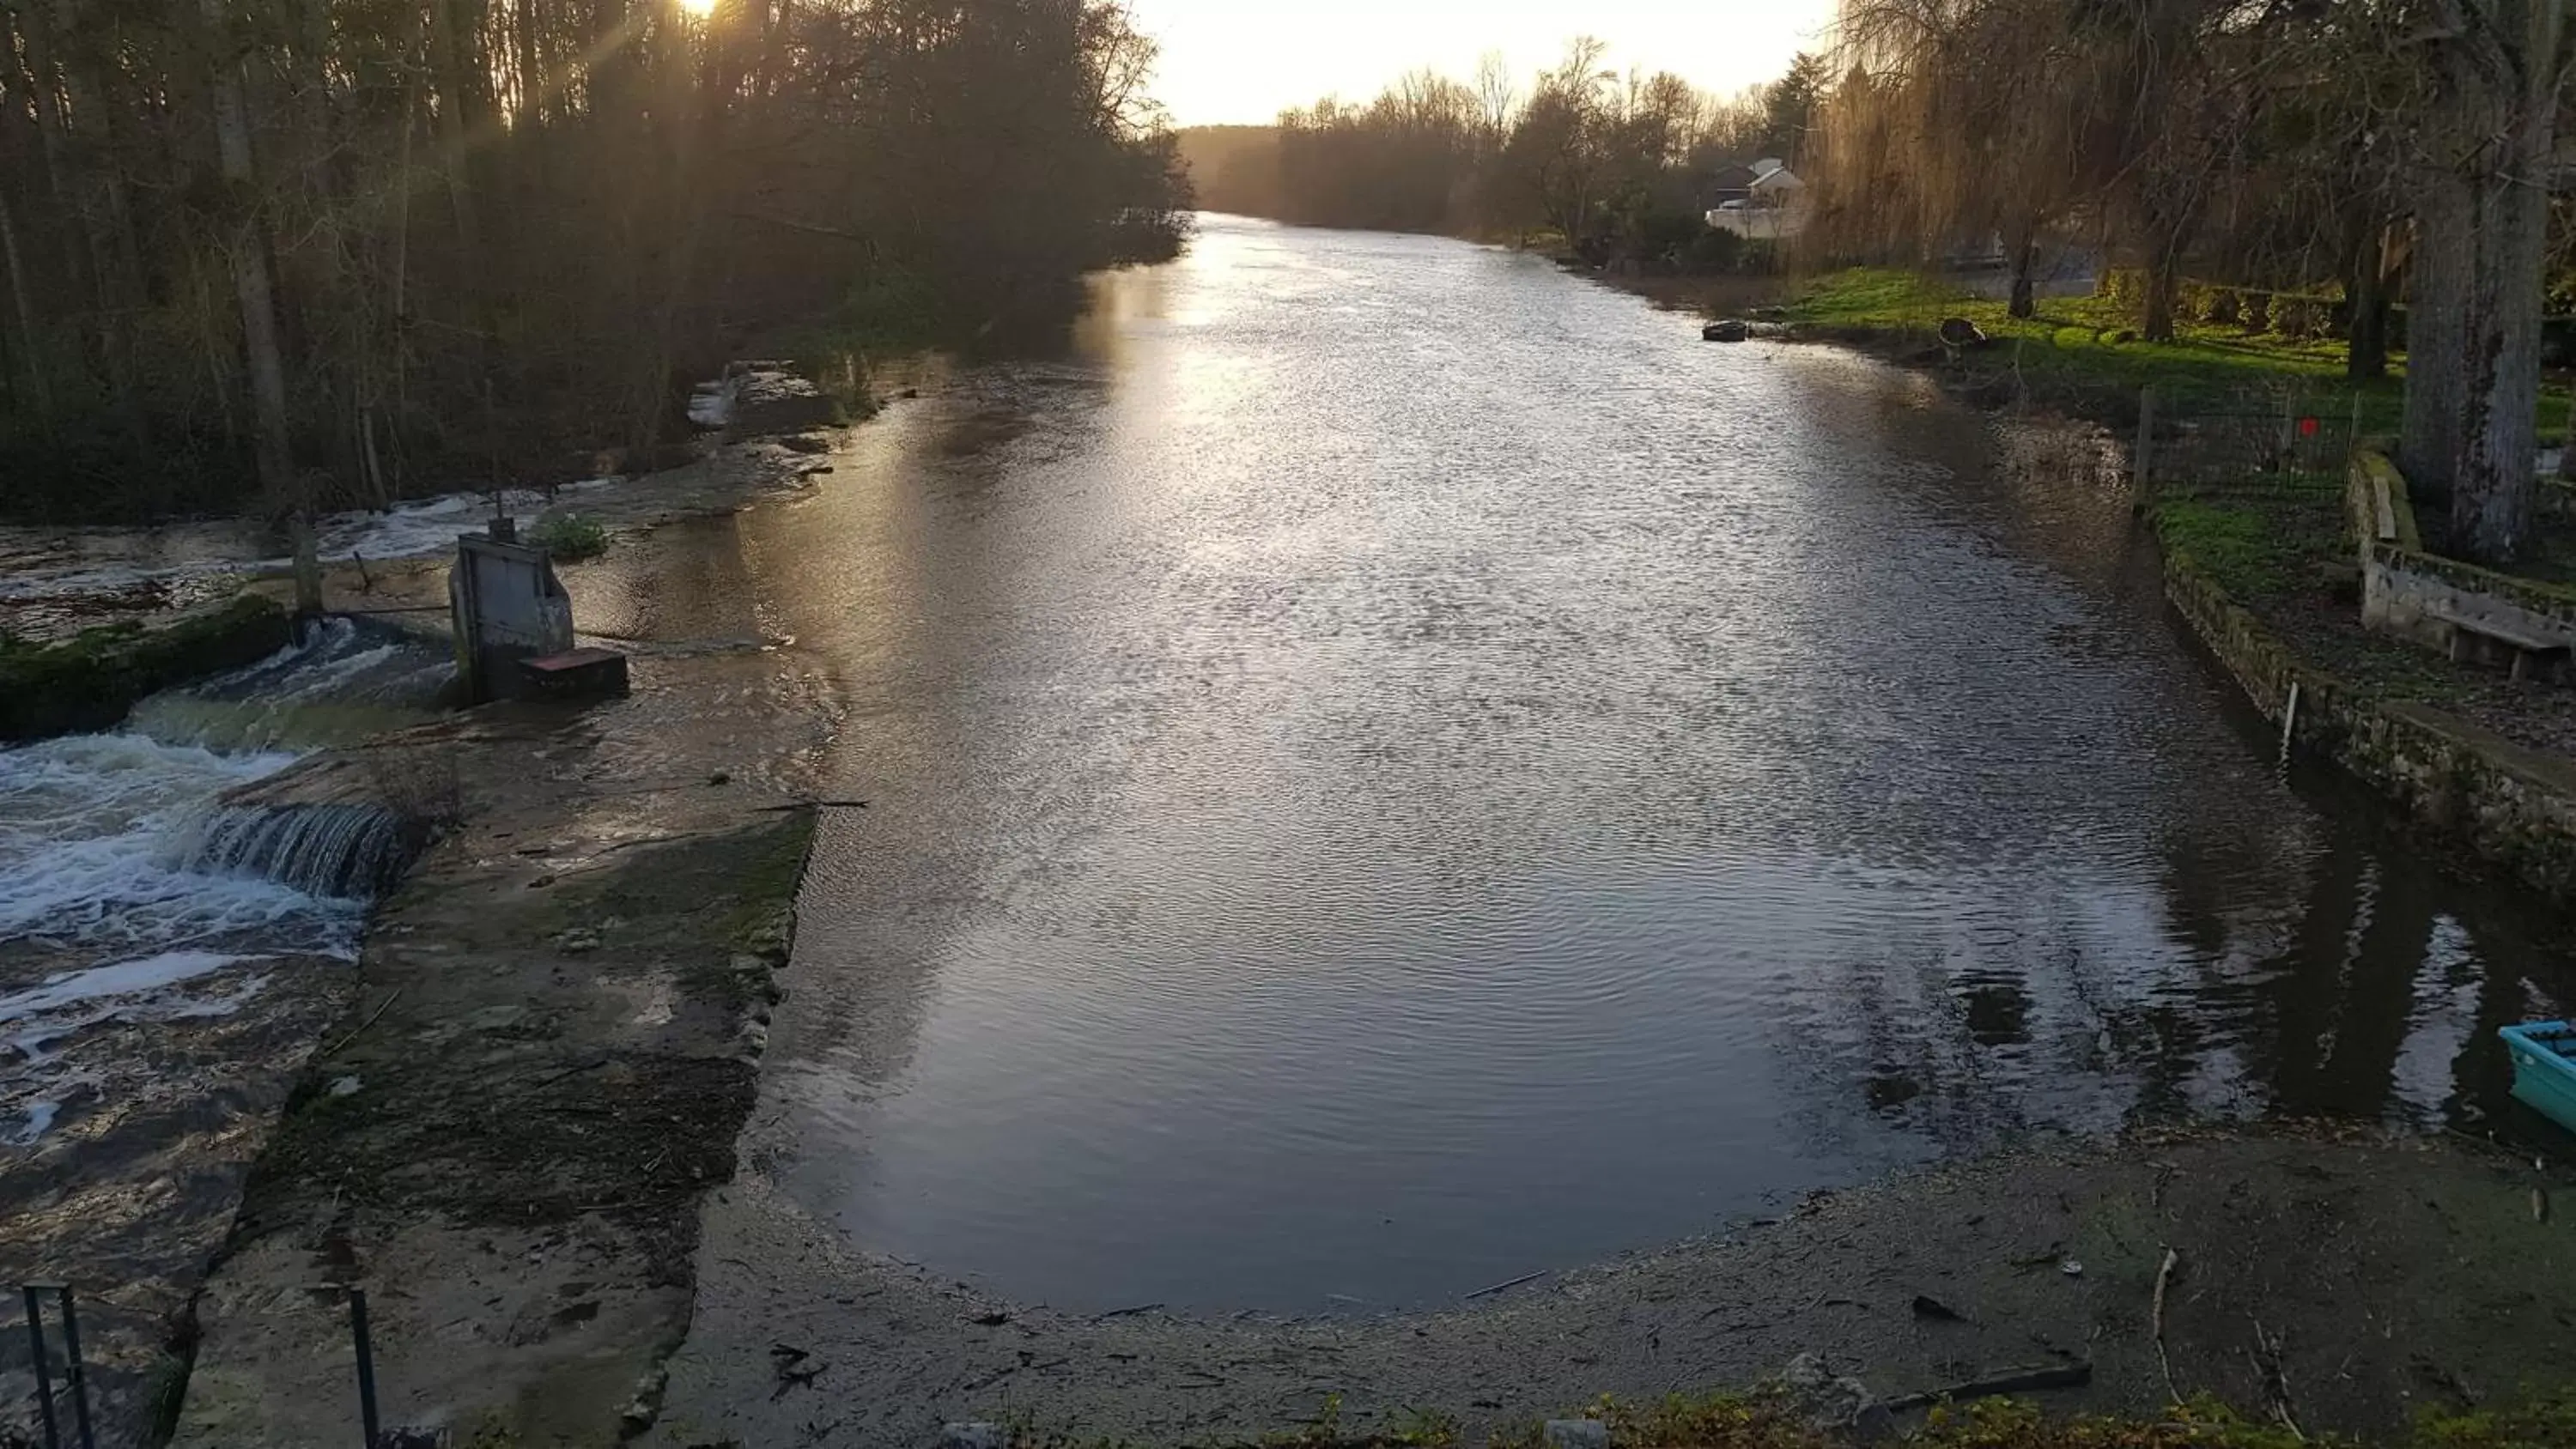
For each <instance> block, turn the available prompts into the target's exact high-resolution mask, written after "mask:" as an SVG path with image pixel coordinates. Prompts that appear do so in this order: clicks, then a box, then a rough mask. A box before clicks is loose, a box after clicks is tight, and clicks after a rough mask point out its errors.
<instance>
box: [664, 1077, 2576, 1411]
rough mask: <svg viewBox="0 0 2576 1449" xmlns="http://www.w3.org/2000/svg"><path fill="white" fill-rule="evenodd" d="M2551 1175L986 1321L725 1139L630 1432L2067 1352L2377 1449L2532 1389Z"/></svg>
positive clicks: (2145, 1406)
mask: <svg viewBox="0 0 2576 1449" xmlns="http://www.w3.org/2000/svg"><path fill="white" fill-rule="evenodd" d="M2564 1186H2565V1183H2564V1181H2563V1180H2562V1175H2560V1174H2556V1173H2552V1174H2550V1175H2547V1176H2536V1175H2535V1174H2534V1172H2533V1170H2532V1166H2531V1164H2530V1163H2529V1162H2527V1161H2522V1160H2519V1159H2515V1158H2512V1157H2509V1156H2507V1155H2505V1154H2503V1153H2501V1152H2494V1151H2488V1150H2480V1149H2474V1148H2466V1147H2463V1146H2461V1145H2459V1144H2458V1143H2457V1142H2456V1141H2452V1140H2444V1139H2438V1138H2436V1139H2427V1138H2415V1137H2387V1136H2383V1135H2382V1134H2380V1133H2378V1132H2376V1131H2373V1130H2368V1129H2360V1128H2329V1127H2316V1128H2309V1129H2291V1130H2285V1131H2282V1132H2277V1133H2254V1134H2241V1135H2240V1134H2233V1133H2223V1132H2222V1133H2190V1132H2181V1133H2170V1134H2140V1135H2134V1136H2131V1137H2128V1138H2125V1139H2121V1140H2117V1141H2114V1142H2111V1143H2107V1144H2089V1145H2079V1144H2074V1143H2043V1144H2035V1145H2032V1146H2029V1147H2026V1148H2022V1149H2018V1150H2013V1151H2008V1152H2004V1153H2001V1154H1997V1155H1994V1156H1990V1157H1986V1158H1982V1159H1979V1160H1976V1161H1973V1162H1968V1163H1963V1164H1960V1165H1956V1166H1951V1167H1945V1168H1937V1169H1930V1170H1924V1171H1917V1172H1910V1173H1902V1174H1898V1175H1896V1176H1895V1177H1893V1178H1890V1179H1888V1180H1885V1181H1882V1182H1879V1183H1875V1184H1873V1185H1870V1186H1868V1187H1863V1188H1858V1189H1854V1190H1852V1191H1848V1192H1839V1193H1818V1194H1815V1195H1813V1196H1811V1197H1809V1198H1807V1199H1806V1200H1805V1201H1803V1202H1802V1203H1800V1204H1799V1205H1798V1206H1797V1207H1796V1208H1795V1209H1794V1210H1793V1211H1791V1212H1789V1213H1788V1214H1787V1215H1786V1216H1784V1217H1782V1218H1779V1219H1776V1220H1771V1221H1763V1222H1755V1223H1748V1224H1745V1225H1742V1226H1741V1227H1739V1228H1737V1229H1736V1230H1734V1231H1733V1232H1730V1233H1726V1234H1722V1235H1720V1236H1717V1237H1712V1238H1709V1239H1705V1240H1700V1241H1694V1242H1688V1243H1683V1244H1678V1245H1676V1246H1673V1247H1671V1248H1667V1249H1663V1250H1660V1251H1656V1252H1651V1253H1641V1254H1635V1255H1631V1256H1628V1257H1624V1258H1621V1259H1617V1260H1614V1261H1612V1262H1609V1263H1605V1264H1601V1265H1598V1266H1595V1267H1590V1268H1584V1269H1579V1270H1575V1271H1571V1272H1566V1273H1554V1274H1538V1275H1535V1276H1534V1277H1533V1278H1531V1279H1530V1280H1529V1281H1526V1282H1522V1283H1515V1284H1511V1285H1502V1286H1498V1287H1497V1288H1496V1289H1495V1290H1494V1291H1493V1292H1491V1293H1488V1294H1485V1295H1482V1296H1481V1297H1480V1298H1479V1299H1478V1300H1477V1301H1474V1302H1470V1303H1463V1304H1460V1305H1458V1306H1455V1307H1452V1308H1449V1309H1446V1310H1439V1311H1431V1312H1425V1313H1417V1314H1404V1315H1396V1316H1389V1317H1374V1318H1358V1319H1323V1320H1286V1321H1283V1320H1276V1319H1269V1318H1265V1317H1261V1316H1258V1315H1251V1314H1237V1315H1234V1316H1232V1317H1229V1318H1206V1317H1193V1316H1187V1315H1183V1314H1176V1313H1169V1312H1166V1311H1164V1310H1163V1308H1162V1307H1161V1306H1160V1305H1153V1304H1140V1305H1136V1306H1135V1307H1134V1308H1132V1309H1127V1310H1122V1311H1118V1312H1111V1313H1103V1314H1097V1315H1088V1316H1085V1315H1076V1314H1067V1313H1061V1312H1056V1311H1051V1310H1049V1309H1046V1308H1043V1307H1038V1306H1033V1305H1026V1304H1017V1303H1008V1302H1003V1301H998V1300H996V1299H993V1298H991V1297H989V1296H986V1295H983V1294H979V1293H976V1292H974V1291H972V1290H970V1289H968V1288H966V1287H965V1286H963V1285H960V1284H957V1283H954V1282H949V1281H946V1280H943V1279H941V1278H939V1277H938V1276H936V1275H934V1274H932V1273H930V1272H928V1271H925V1270H923V1269H919V1268H916V1267H912V1266H909V1265H906V1264H903V1263H899V1262H894V1261H891V1260H888V1259H885V1258H882V1257H873V1256H870V1255H868V1254H866V1253H864V1252H861V1251H858V1250H856V1249H854V1248H853V1247H852V1246H851V1245H850V1244H849V1242H848V1240H847V1239H846V1237H844V1236H843V1235H842V1234H841V1233H840V1232H839V1231H838V1230H836V1229H835V1228H834V1227H833V1226H832V1225H831V1224H829V1223H826V1222H820V1221H817V1220H815V1219H813V1218H812V1217H810V1216H808V1215H806V1214H805V1213H803V1212H801V1211H800V1210H798V1209H797V1208H796V1207H795V1206H793V1205H792V1204H791V1203H790V1202H789V1201H788V1199H787V1198H786V1197H785V1196H784V1195H783V1194H782V1193H780V1192H779V1191H778V1189H777V1187H776V1185H775V1184H774V1183H772V1182H771V1181H769V1180H768V1179H767V1177H766V1175H765V1174H764V1172H763V1171H762V1170H761V1168H760V1157H759V1155H758V1154H757V1153H755V1154H754V1155H753V1157H752V1158H751V1161H750V1164H749V1167H748V1170H747V1172H746V1174H745V1176H744V1177H743V1178H742V1179H741V1180H739V1181H737V1182H736V1183H735V1184H734V1185H732V1186H731V1187H729V1188H727V1189H726V1190H725V1191H723V1192H721V1193H719V1194H717V1195H716V1196H715V1198H714V1199H713V1201H712V1202H711V1203H710V1205H709V1209H708V1216H707V1225H706V1236H705V1240H704V1242H703V1243H702V1245H701V1246H700V1249H699V1252H700V1254H701V1256H702V1258H707V1259H727V1260H732V1261H734V1262H737V1263H751V1264H759V1265H764V1267H765V1269H766V1271H765V1272H764V1273H763V1274H761V1275H760V1276H757V1277H753V1278H748V1279H746V1278H745V1277H743V1276H742V1275H741V1274H740V1273H738V1272H737V1273H736V1274H733V1275H728V1276H725V1277H722V1278H721V1279H718V1278H710V1279H709V1280H708V1281H710V1282H711V1283H716V1282H720V1283H721V1285H722V1288H723V1292H722V1294H721V1296H716V1297H711V1298H702V1300H701V1302H700V1304H699V1307H698V1312H697V1318H696V1321H695V1322H694V1323H693V1324H692V1326H691V1332H690V1338H689V1342H688V1346H687V1347H686V1348H685V1349H684V1350H683V1351H682V1352H681V1354H680V1355H679V1357H678V1358H676V1359H675V1360H674V1361H673V1363H672V1365H671V1387H670V1398H669V1403H668V1408H667V1411H666V1413H665V1416H664V1420H663V1422H662V1423H661V1424H659V1425H658V1426H656V1428H655V1429H654V1430H653V1432H652V1433H651V1434H650V1435H648V1436H647V1437H646V1439H645V1441H644V1442H646V1443H648V1444H652V1445H658V1446H665V1449H681V1446H692V1445H703V1444H710V1443H723V1444H741V1445H768V1444H789V1443H804V1444H819V1445H827V1446H831V1445H850V1446H857V1445H887V1444H924V1445H926V1444H930V1443H933V1442H936V1439H937V1434H938V1430H939V1426H940V1425H941V1424H943V1423H946V1422H951V1421H970V1420H984V1421H990V1422H997V1423H1005V1424H1010V1425H1014V1426H1016V1427H1017V1429H1018V1431H1019V1432H1020V1433H1021V1435H1022V1436H1023V1437H1022V1439H1021V1440H1020V1441H1019V1442H1025V1443H1032V1444H1051V1443H1096V1442H1136V1443H1148V1444H1249V1443H1254V1442H1260V1441H1262V1440H1263V1439H1264V1437H1265V1436H1269V1435H1288V1436H1295V1435H1298V1434H1301V1433H1311V1434H1317V1435H1318V1436H1319V1438H1320V1439H1321V1441H1323V1442H1339V1440H1340V1438H1341V1437H1347V1438H1348V1439H1349V1440H1350V1441H1352V1442H1368V1440H1369V1439H1370V1437H1371V1436H1375V1435H1384V1436H1387V1437H1388V1438H1389V1439H1390V1440H1393V1441H1395V1442H1404V1441H1401V1440H1395V1439H1394V1436H1395V1435H1397V1434H1399V1433H1400V1432H1402V1431H1404V1430H1406V1429H1408V1428H1411V1429H1420V1428H1422V1427H1423V1426H1425V1425H1431V1426H1440V1427H1442V1428H1443V1429H1444V1431H1445V1432H1447V1433H1449V1434H1452V1435H1454V1436H1455V1438H1454V1439H1453V1440H1450V1441H1438V1440H1435V1441H1434V1442H1460V1443H1481V1442H1484V1441H1485V1439H1486V1437H1487V1436H1488V1435H1494V1434H1501V1435H1505V1436H1508V1435H1511V1434H1514V1433H1517V1432H1519V1431H1521V1430H1523V1429H1525V1428H1527V1427H1529V1426H1530V1425H1532V1424H1533V1423H1534V1422H1535V1421H1536V1420H1538V1419H1540V1418H1544V1417H1555V1416H1559V1415H1566V1414H1579V1413H1581V1412H1583V1411H1584V1410H1585V1409H1586V1408H1587V1407H1590V1406H1593V1405H1595V1404H1596V1403H1597V1402H1598V1400H1599V1398H1600V1396H1602V1395H1605V1394H1606V1395H1610V1396H1612V1397H1614V1398H1616V1399H1619V1400H1622V1401H1625V1402H1628V1403H1631V1404H1652V1403H1655V1402H1658V1401H1660V1400H1662V1399H1663V1398H1664V1397H1665V1396H1667V1395H1670V1394H1699V1393H1708V1392H1712V1391H1716V1390H1721V1389H1727V1388H1741V1387H1744V1386H1748V1385H1752V1384H1755V1383H1756V1382H1757V1381H1759V1380H1761V1379H1763V1378H1765V1377H1767V1376H1770V1375H1772V1374H1774V1373H1776V1372H1777V1371H1778V1370H1780V1369H1781V1368H1782V1367H1783V1366H1784V1365H1786V1364H1787V1363H1789V1361H1790V1360H1791V1359H1793V1358H1795V1357H1797V1356H1798V1355H1800V1354H1806V1353H1813V1354H1817V1355H1819V1356H1821V1357H1822V1358H1824V1359H1825V1360H1826V1361H1827V1362H1828V1363H1830V1364H1831V1365H1832V1366H1833V1368H1834V1370H1835V1371H1836V1372H1837V1373H1841V1374H1848V1375H1852V1376H1854V1377H1857V1378H1858V1379H1859V1380H1860V1381H1861V1382H1862V1383H1863V1384H1864V1385H1865V1386H1866V1387H1867V1389H1868V1391H1869V1393H1870V1395H1871V1396H1872V1398H1873V1399H1874V1400H1901V1399H1905V1398H1907V1397H1908V1396H1911V1395H1914V1394H1918V1393H1926V1392H1932V1391H1937V1390H1939V1389H1941V1388H1943V1387H1945V1386H1955V1385H1959V1384H1963V1383H1969V1382H1973V1381H1977V1380H1979V1379H1982V1378H1990V1377H1995V1376H1998V1375H1999V1374H2000V1373H2001V1372H2002V1371H2005V1370H2021V1369H2034V1368H2036V1369H2056V1370H2061V1371H2064V1370H2069V1369H2073V1368H2076V1367H2079V1366H2080V1367H2081V1368H2082V1369H2083V1370H2084V1372H2082V1373H2081V1374H2075V1373H2060V1374H2059V1375H2057V1376H2056V1377H2057V1378H2058V1379H2059V1380H2061V1381H2062V1380H2064V1379H2067V1378H2076V1377H2080V1378H2082V1379H2083V1380H2084V1382H2082V1383H2081V1384H2079V1385H2075V1386H2071V1387H2064V1388H2059V1389H2054V1390H2049V1391H2046V1392H2040V1393H2036V1394H2033V1395H2031V1396H2030V1397H2031V1398H2032V1399H2033V1400H2034V1401H2035V1402H2037V1403H2039V1404H2042V1405H2044V1406H2045V1407H2046V1408H2047V1409H2048V1410H2049V1411H2050V1412H2051V1413H2053V1414H2068V1413H2117V1414H2122V1415H2128V1416H2134V1417H2142V1418H2149V1419H2152V1418H2155V1417H2157V1416H2159V1415H2160V1414H2161V1413H2162V1412H2163V1410H2164V1409H2165V1407H2166V1406H2167V1405H2168V1404H2169V1403H2170V1402H2172V1400H2173V1398H2174V1396H2175V1395H2176V1394H2177V1393H2178V1394H2180V1395H2182V1396H2185V1397H2189V1396H2194V1395H2200V1394H2208V1395H2213V1396H2215V1397H2216V1398H2217V1399H2218V1400H2221V1401H2223V1402H2225V1403H2228V1404H2231V1405H2233V1406H2234V1407H2235V1408H2236V1409H2237V1410H2238V1411H2239V1412H2242V1413H2243V1414H2245V1415H2247V1416H2248V1417H2249V1418H2251V1419H2256V1420H2262V1419H2269V1418H2271V1417H2273V1414H2272V1411H2273V1408H2274V1406H2275V1403H2276V1401H2277V1400H2278V1399H2279V1397H2280V1396H2279V1395H2278V1394H2277V1393H2276V1392H2275V1389H2274V1387H2273V1378H2272V1373H2271V1370H2270V1369H2269V1368H2267V1367H2266V1365H2267V1364H2272V1363H2274V1362H2275V1360H2277V1369H2278V1371H2279V1373H2280V1375H2281V1376H2282V1377H2283V1381H2285V1382H2286V1383H2287V1384H2288V1385H2290V1386H2291V1389H2290V1394H2289V1396H2288V1401H2287V1402H2286V1404H2285V1405H2283V1407H2286V1409H2287V1410H2288V1412H2290V1413H2291V1414H2292V1415H2293V1417H2295V1419H2296V1420H2297V1422H2298V1423H2299V1424H2301V1425H2302V1426H2303V1427H2304V1428H2305V1429H2306V1430H2307V1431H2309V1432H2311V1433H2317V1432H2334V1433H2342V1434H2351V1435H2356V1436H2366V1437H2368V1438H2369V1439H2370V1440H2372V1441H2373V1442H2378V1443H2396V1442H2402V1441H2403V1434H2404V1431H2405V1429H2406V1427H2407V1426H2408V1425H2409V1424H2410V1423H2411V1422H2412V1421H2413V1420H2414V1418H2415V1417H2416V1416H2417V1415H2418V1413H2419V1412H2421V1411H2426V1410H2431V1411H2448V1412H2460V1411H2464V1410H2466V1409H2469V1408H2473V1407H2496V1406H2501V1405H2505V1404H2509V1403H2512V1402H2515V1401H2516V1400H2518V1399H2519V1398H2520V1397H2521V1396H2522V1394H2523V1392H2524V1391H2525V1389H2526V1388H2527V1387H2528V1388H2532V1389H2545V1388H2547V1387H2549V1386H2551V1385H2554V1384H2555V1383H2557V1382H2559V1381H2560V1379H2561V1377H2562V1376H2563V1373H2564V1366H2563V1364H2562V1363H2560V1362H2559V1355H2558V1353H2557V1350H2556V1347H2555V1346H2556V1345H2557V1344H2559V1343H2561V1342H2563V1336H2564V1333H2565V1327H2564V1325H2563V1322H2562V1320H2561V1317H2560V1315H2561V1314H2562V1313H2563V1308H2562V1306H2561V1305H2562V1304H2563V1303H2564V1302H2566V1301H2567V1295H2568V1294H2569V1293H2571V1292H2576V1237H2571V1229H2570V1228H2569V1227H2568V1225H2567V1224H2566V1223H2565V1222H2564V1221H2559V1220H2553V1219H2552V1215H2550V1214H2548V1213H2546V1212H2544V1211H2539V1210H2536V1206H2535V1205H2536V1204H2541V1203H2544V1202H2545V1201H2546V1197H2545V1194H2549V1193H2555V1192H2559V1191H2563V1189H2564ZM2168 1249H2170V1250H2171V1251H2172V1252H2173V1254H2174V1255H2175V1262H2176V1266H2175V1268H2174V1269H2173V1270H2172V1272H2171V1273H2170V1274H2168V1273H2167V1272H2166V1271H2165V1268H2164V1264H2165V1255H2166V1252H2167V1250H2168ZM2160 1278H2161V1279H2163V1280H2164V1284H2163V1291H2162V1293H2161V1295H2160V1294H2159V1289H2158V1283H2159V1279H2160ZM2159 1296H2161V1297H2162V1299H2163V1311H2162V1331H2163V1332H2162V1347H2161V1351H2160V1349H2159V1344H2158V1338H2157V1333H2156V1330H2157V1326H2158V1317H2157V1312H2156V1303H2157V1300H2158V1298H2159ZM2266 1345H2272V1346H2273V1347H2266ZM2168 1362H2169V1363H2170V1376H2168V1371H2167V1363H2168ZM1328 1405H1330V1406H1334V1407H1332V1408H1331V1409H1330V1410H1329V1412H1330V1413H1331V1415H1332V1418H1331V1421H1330V1422H1331V1424H1332V1428H1333V1432H1332V1433H1323V1432H1321V1426H1322V1425H1323V1424H1324V1422H1325V1417H1324V1416H1325V1415H1326V1414H1327V1413H1328ZM1657 1442H1664V1441H1657ZM1672 1442H1697V1441H1692V1440H1678V1441H1672ZM1719 1442H1729V1441H1722V1440H1721V1441H1719ZM2041 1442H2045V1441H2044V1440H2043V1441H2041Z"/></svg>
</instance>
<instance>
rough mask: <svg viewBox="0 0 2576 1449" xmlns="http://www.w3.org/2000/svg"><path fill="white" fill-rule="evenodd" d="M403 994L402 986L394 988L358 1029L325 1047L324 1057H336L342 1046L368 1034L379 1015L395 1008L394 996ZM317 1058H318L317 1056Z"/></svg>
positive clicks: (359, 1024) (360, 1023)
mask: <svg viewBox="0 0 2576 1449" xmlns="http://www.w3.org/2000/svg"><path fill="white" fill-rule="evenodd" d="M402 994H403V989H402V988H401V987H399V986H397V987H395V988H394V989H393V991H392V992H391V993H389V994H388V995H387V996H386V997H385V999H384V1001H383V1002H382V1003H381V1004H379V1005H378V1006H377V1007H376V1009H375V1010H374V1011H372V1012H370V1013H368V1014H367V1019H366V1020H364V1021H362V1022H359V1023H358V1027H357V1030H355V1031H352V1032H350V1033H349V1034H348V1035H347V1036H344V1037H342V1038H340V1039H339V1040H338V1041H335V1042H333V1043H331V1045H329V1046H328V1047H325V1048H323V1051H322V1055H323V1056H324V1057H335V1056H338V1055H339V1054H340V1049H341V1048H342V1047H345V1046H347V1045H348V1044H349V1043H351V1042H353V1041H356V1040H357V1039H358V1038H359V1037H362V1036H364V1035H366V1033H367V1028H368V1027H371V1026H374V1025H375V1024H376V1019H377V1018H378V1017H380V1016H383V1015H384V1014H385V1013H386V1012H388V1011H391V1010H392V1009H393V1005H394V998H395V997H397V996H400V995H402ZM317 1060H318V1058H317Z"/></svg>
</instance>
